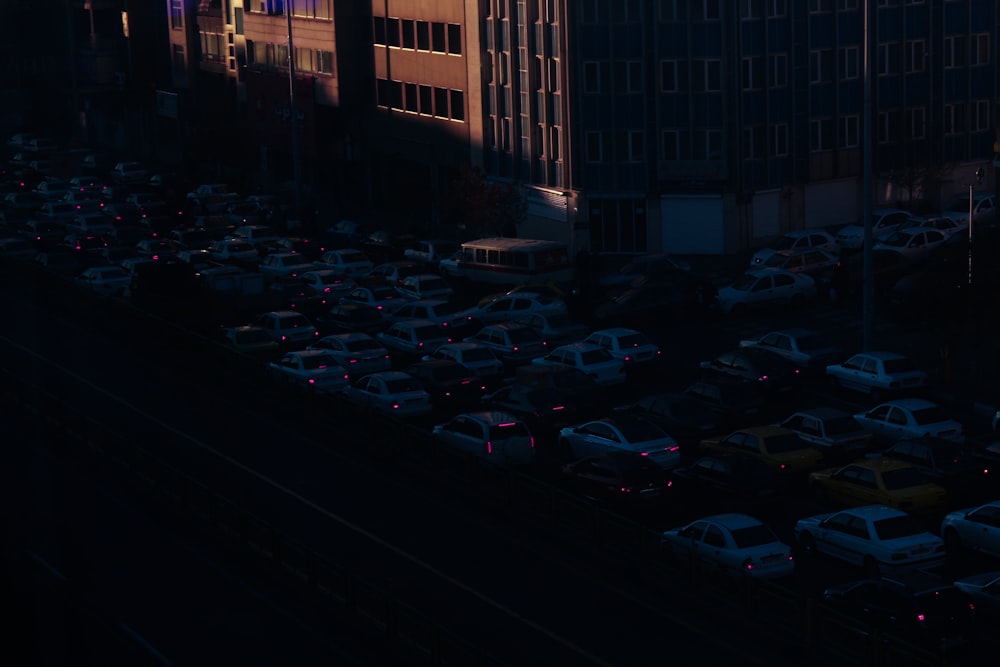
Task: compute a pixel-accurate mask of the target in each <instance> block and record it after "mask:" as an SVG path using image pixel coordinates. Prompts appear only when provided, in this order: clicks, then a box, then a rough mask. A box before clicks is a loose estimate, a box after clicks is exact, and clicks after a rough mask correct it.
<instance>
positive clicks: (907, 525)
mask: <svg viewBox="0 0 1000 667" xmlns="http://www.w3.org/2000/svg"><path fill="white" fill-rule="evenodd" d="M874 527H875V535H877V536H878V538H879V539H880V540H895V539H899V538H901V537H912V536H913V535H920V534H922V533H926V532H927V530H926V529H925V528H924V527H923V526H922V525H921V524H920V522H919V521H918V520H917V519H915V518H914V517H912V516H910V515H909V514H901V515H899V516H894V517H890V518H888V519H879V520H878V521H876V522H875V523H874Z"/></svg>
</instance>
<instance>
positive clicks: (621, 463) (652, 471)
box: [561, 451, 672, 506]
mask: <svg viewBox="0 0 1000 667" xmlns="http://www.w3.org/2000/svg"><path fill="white" fill-rule="evenodd" d="M561 472H562V478H563V479H564V480H565V482H566V484H567V486H569V488H571V489H572V490H574V491H576V492H578V493H581V494H583V495H584V496H586V497H588V498H594V499H596V500H598V501H601V502H606V503H609V504H611V505H623V506H629V505H635V504H650V503H658V502H662V501H664V500H665V499H667V498H669V497H670V496H672V490H671V487H672V479H671V477H670V473H669V472H668V471H666V470H664V469H663V468H662V467H660V466H659V465H657V464H656V463H654V462H653V461H650V460H649V457H647V456H643V455H642V454H638V453H636V452H626V451H614V452H605V453H603V454H598V455H596V456H588V457H585V458H582V459H579V460H577V461H571V462H569V463H565V464H564V465H563V466H562V468H561Z"/></svg>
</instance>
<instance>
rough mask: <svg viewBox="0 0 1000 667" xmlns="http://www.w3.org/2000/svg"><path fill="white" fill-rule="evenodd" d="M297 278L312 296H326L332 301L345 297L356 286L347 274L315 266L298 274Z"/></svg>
mask: <svg viewBox="0 0 1000 667" xmlns="http://www.w3.org/2000/svg"><path fill="white" fill-rule="evenodd" d="M299 278H301V279H302V282H303V283H305V286H306V289H307V290H309V291H310V292H312V293H313V294H327V295H329V296H330V298H333V299H337V298H340V297H342V296H345V295H347V294H348V293H349V292H350V291H351V290H352V289H354V288H355V287H356V286H357V283H355V282H354V279H353V278H350V277H348V276H347V274H345V273H341V272H340V271H337V270H336V269H317V268H315V264H313V268H312V270H309V271H305V272H303V273H300V274H299Z"/></svg>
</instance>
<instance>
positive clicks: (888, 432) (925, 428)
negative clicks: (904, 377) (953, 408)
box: [854, 398, 965, 443]
mask: <svg viewBox="0 0 1000 667" xmlns="http://www.w3.org/2000/svg"><path fill="white" fill-rule="evenodd" d="M854 418H855V419H856V420H858V423H859V424H861V426H862V427H863V428H864V429H865V430H867V431H870V432H871V433H872V434H873V435H875V436H876V437H880V438H887V439H889V440H900V439H903V438H923V437H925V436H933V437H937V438H942V439H944V440H951V441H953V442H959V443H961V442H964V441H965V434H964V429H963V427H962V423H961V422H959V421H957V420H956V419H954V418H952V417H951V416H950V415H949V414H948V413H947V412H946V411H945V410H944V409H943V408H942V407H941V406H940V405H938V404H937V403H934V402H933V401H929V400H927V399H924V398H900V399H896V400H892V401H887V402H885V403H881V404H879V405H876V406H875V407H874V408H872V409H870V410H866V411H864V412H859V413H857V414H855V415H854Z"/></svg>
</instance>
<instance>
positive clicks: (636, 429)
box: [558, 416, 681, 470]
mask: <svg viewBox="0 0 1000 667" xmlns="http://www.w3.org/2000/svg"><path fill="white" fill-rule="evenodd" d="M614 450H626V451H630V452H638V453H640V454H643V455H644V456H648V457H649V459H650V460H651V461H653V462H654V463H656V464H657V465H659V466H660V467H661V468H664V469H666V470H670V469H672V468H676V467H677V466H678V465H680V462H681V448H680V446H679V445H678V444H677V441H676V440H674V439H673V438H672V437H670V435H668V434H667V432H666V431H664V430H663V429H661V428H660V427H659V426H657V425H656V424H654V423H653V422H651V421H648V420H646V419H642V418H641V417H628V416H622V417H616V418H611V417H607V418H604V419H598V420H596V421H589V422H585V423H583V424H579V425H577V426H567V427H565V428H563V429H560V431H559V439H558V451H559V453H560V455H561V456H562V457H563V458H564V459H565V460H574V459H580V458H583V457H585V456H594V455H595V454H601V453H604V452H608V451H614Z"/></svg>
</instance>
